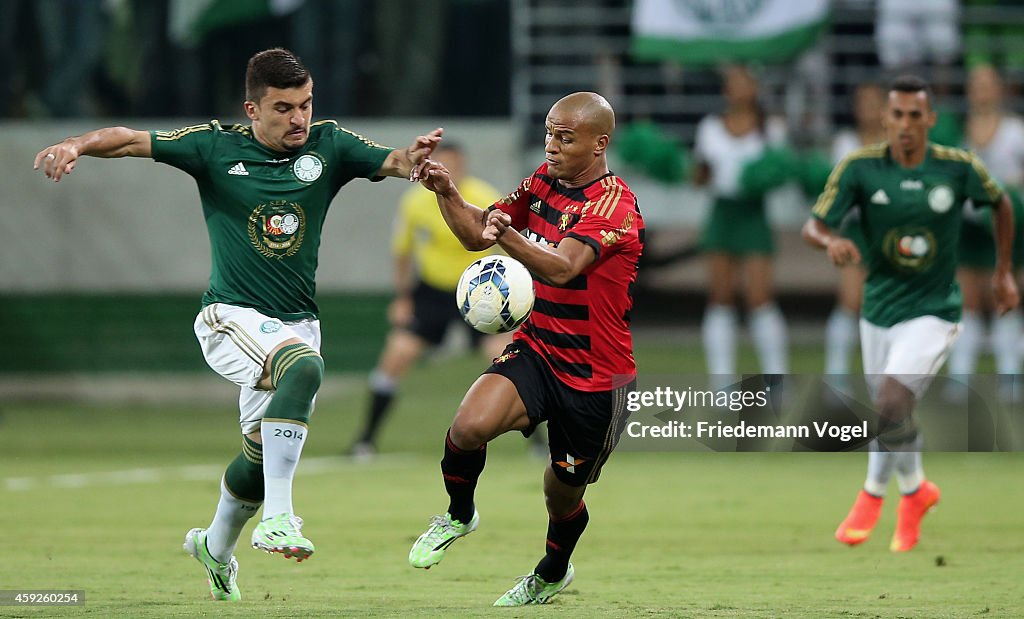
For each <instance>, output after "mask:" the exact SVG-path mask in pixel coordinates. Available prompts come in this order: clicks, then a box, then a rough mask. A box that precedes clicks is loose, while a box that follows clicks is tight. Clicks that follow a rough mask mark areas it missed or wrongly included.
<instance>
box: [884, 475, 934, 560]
mask: <svg viewBox="0 0 1024 619" xmlns="http://www.w3.org/2000/svg"><path fill="white" fill-rule="evenodd" d="M939 495H940V493H939V487H938V486H936V485H935V484H933V483H932V482H930V481H928V480H925V481H923V482H921V485H920V487H918V489H917V490H915V491H914V493H913V494H906V495H903V496H902V497H900V506H899V508H898V509H897V510H896V533H894V534H893V536H892V543H891V544H889V550H891V551H893V552H906V551H908V550H910V549H911V548H913V547H914V546H916V545H917V540H918V538H919V537H920V536H921V519H922V518H924V515H925V514H927V513H928V510H930V509H931V508H932V507H934V506H935V504H936V503H938V502H939Z"/></svg>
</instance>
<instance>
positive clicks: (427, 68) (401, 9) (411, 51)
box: [373, 0, 485, 116]
mask: <svg viewBox="0 0 1024 619" xmlns="http://www.w3.org/2000/svg"><path fill="white" fill-rule="evenodd" d="M447 4H448V3H447V0H390V1H389V2H388V3H387V4H386V7H385V6H384V5H381V6H380V7H379V8H378V10H377V11H376V14H375V22H374V30H373V32H374V36H375V41H374V53H375V54H376V59H377V62H376V69H375V73H376V77H377V79H376V87H377V93H378V95H379V96H380V101H379V105H378V106H377V109H376V110H375V111H376V112H377V113H378V114H382V115H384V116H423V115H429V114H433V113H435V112H436V109H435V107H434V106H435V103H436V101H437V96H438V93H439V89H438V84H439V83H440V80H441V76H442V74H443V57H442V51H443V49H444V48H443V43H444V40H445V36H446V34H447V33H446V28H445V17H446V10H447ZM480 53H485V51H484V50H480Z"/></svg>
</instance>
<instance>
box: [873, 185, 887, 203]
mask: <svg viewBox="0 0 1024 619" xmlns="http://www.w3.org/2000/svg"><path fill="white" fill-rule="evenodd" d="M871 203H872V204H889V196H888V195H886V193H885V191H884V190H882V189H879V190H878V191H876V192H875V193H874V194H872V196H871Z"/></svg>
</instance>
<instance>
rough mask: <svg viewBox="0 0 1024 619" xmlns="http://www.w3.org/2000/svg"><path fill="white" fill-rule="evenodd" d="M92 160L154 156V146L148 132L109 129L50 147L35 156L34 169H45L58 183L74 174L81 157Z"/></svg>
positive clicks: (86, 134) (98, 130) (122, 128)
mask: <svg viewBox="0 0 1024 619" xmlns="http://www.w3.org/2000/svg"><path fill="white" fill-rule="evenodd" d="M83 155H89V156H90V157H152V156H153V147H152V141H151V138H150V136H149V132H148V131H136V130H134V129H129V128H127V127H107V128H105V129H97V130H96V131H90V132H89V133H85V134H82V135H79V136H76V137H71V138H67V139H65V140H64V141H63V142H58V143H57V144H54V145H53V146H47V147H46V148H44V149H43V150H41V151H39V152H38V153H37V154H36V159H35V162H34V163H33V164H32V169H33V170H38V169H39V166H40V165H41V166H42V167H43V174H45V175H46V177H47V178H52V179H53V180H54V182H59V181H60V177H61V176H63V175H65V174H71V170H73V169H75V164H76V163H77V162H78V158H79V157H81V156H83Z"/></svg>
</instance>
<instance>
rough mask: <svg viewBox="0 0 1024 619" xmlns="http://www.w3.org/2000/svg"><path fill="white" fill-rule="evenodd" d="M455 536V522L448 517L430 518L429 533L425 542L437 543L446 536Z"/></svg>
mask: <svg viewBox="0 0 1024 619" xmlns="http://www.w3.org/2000/svg"><path fill="white" fill-rule="evenodd" d="M449 533H450V534H451V535H455V534H456V533H458V531H457V530H456V527H455V521H454V520H452V519H451V518H450V517H448V516H431V517H430V532H429V533H427V541H428V542H430V543H433V542H438V541H441V539H443V538H444V537H445V536H446V534H449Z"/></svg>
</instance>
